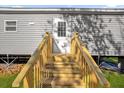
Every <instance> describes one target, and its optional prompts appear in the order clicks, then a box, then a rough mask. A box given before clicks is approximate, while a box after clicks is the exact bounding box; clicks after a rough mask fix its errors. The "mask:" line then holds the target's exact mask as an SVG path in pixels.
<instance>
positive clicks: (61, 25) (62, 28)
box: [58, 22, 66, 37]
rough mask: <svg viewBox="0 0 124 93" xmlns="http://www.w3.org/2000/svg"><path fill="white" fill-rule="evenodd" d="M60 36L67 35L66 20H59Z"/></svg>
mask: <svg viewBox="0 0 124 93" xmlns="http://www.w3.org/2000/svg"><path fill="white" fill-rule="evenodd" d="M58 36H59V37H65V36H66V22H58Z"/></svg>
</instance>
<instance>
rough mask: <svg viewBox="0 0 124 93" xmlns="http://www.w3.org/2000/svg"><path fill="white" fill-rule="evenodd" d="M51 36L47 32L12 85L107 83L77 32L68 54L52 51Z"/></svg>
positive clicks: (95, 84)
mask: <svg viewBox="0 0 124 93" xmlns="http://www.w3.org/2000/svg"><path fill="white" fill-rule="evenodd" d="M52 50H53V38H52V37H51V36H50V34H49V33H46V35H45V36H44V39H43V40H42V42H41V44H40V45H39V46H38V48H37V49H36V50H35V52H34V53H33V55H32V56H31V58H30V59H29V61H28V62H27V64H25V66H24V68H23V69H22V71H21V72H20V73H19V74H18V76H17V77H16V79H15V80H14V82H13V84H12V86H13V87H20V86H21V85H22V84H23V85H22V86H23V87H25V88H80V87H81V88H92V87H93V88H94V87H110V84H109V82H108V81H107V80H106V78H105V77H104V75H103V74H102V72H101V70H100V69H99V67H98V66H97V64H96V63H95V61H94V59H93V58H92V56H91V55H90V53H89V52H88V50H87V49H86V48H85V46H84V45H83V43H82V42H81V40H80V39H79V38H78V33H75V34H74V36H73V37H72V40H71V52H70V54H55V53H53V51H52Z"/></svg>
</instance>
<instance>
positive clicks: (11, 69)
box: [0, 64, 24, 75]
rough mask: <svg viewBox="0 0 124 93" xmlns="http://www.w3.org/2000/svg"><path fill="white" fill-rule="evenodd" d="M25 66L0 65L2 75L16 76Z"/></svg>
mask: <svg viewBox="0 0 124 93" xmlns="http://www.w3.org/2000/svg"><path fill="white" fill-rule="evenodd" d="M23 66H24V64H12V65H9V66H8V65H6V64H0V74H3V75H5V74H16V73H19V72H20V71H21V69H22V68H23Z"/></svg>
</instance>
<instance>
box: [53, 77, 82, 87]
mask: <svg viewBox="0 0 124 93" xmlns="http://www.w3.org/2000/svg"><path fill="white" fill-rule="evenodd" d="M81 83H82V82H81V80H80V79H68V80H67V79H66V80H64V79H63V80H62V79H59V78H56V79H54V80H53V81H52V83H51V84H52V87H54V88H75V87H81V85H82V84H81Z"/></svg>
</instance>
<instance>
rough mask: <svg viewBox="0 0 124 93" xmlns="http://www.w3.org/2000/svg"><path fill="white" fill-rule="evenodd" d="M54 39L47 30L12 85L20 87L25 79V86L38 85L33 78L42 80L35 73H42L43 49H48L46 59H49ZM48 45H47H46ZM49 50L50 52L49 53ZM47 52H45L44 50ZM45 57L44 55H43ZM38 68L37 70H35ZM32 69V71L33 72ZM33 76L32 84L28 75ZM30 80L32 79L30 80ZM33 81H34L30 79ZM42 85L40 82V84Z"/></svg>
mask: <svg viewBox="0 0 124 93" xmlns="http://www.w3.org/2000/svg"><path fill="white" fill-rule="evenodd" d="M50 40H52V39H51V37H50V34H49V33H48V32H46V34H45V36H44V38H43V40H42V42H41V43H40V45H39V46H38V48H37V49H36V50H35V52H34V53H33V54H32V56H31V57H30V59H29V60H28V62H27V64H26V65H25V66H24V68H23V69H22V70H21V72H20V73H19V74H18V76H17V77H16V79H15V80H14V82H13V83H12V87H19V86H20V85H21V82H22V81H23V80H24V84H23V85H24V86H25V87H37V85H38V84H37V85H36V84H35V83H36V81H35V80H34V79H33V78H36V77H37V78H38V80H39V81H38V82H40V76H38V75H35V73H36V74H41V70H42V69H41V65H42V63H43V61H44V60H43V59H42V60H41V56H42V54H41V53H42V51H43V49H44V51H46V54H47V55H46V59H48V57H49V56H48V55H50V54H51V50H52V45H51V44H52V43H51V42H52V41H50ZM45 45H46V46H45ZM48 52H49V53H48ZM44 53H45V52H44ZM42 58H44V57H42ZM35 69H36V70H35ZM31 71H32V72H31ZM28 74H30V75H28ZM31 74H33V76H31ZM27 76H28V77H31V78H32V80H34V81H33V83H32V84H28V83H29V82H28V79H27V78H26V77H27ZM29 81H30V80H29ZM30 82H32V81H30ZM39 86H40V84H39Z"/></svg>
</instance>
